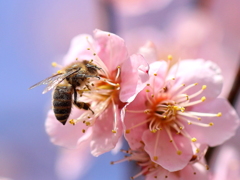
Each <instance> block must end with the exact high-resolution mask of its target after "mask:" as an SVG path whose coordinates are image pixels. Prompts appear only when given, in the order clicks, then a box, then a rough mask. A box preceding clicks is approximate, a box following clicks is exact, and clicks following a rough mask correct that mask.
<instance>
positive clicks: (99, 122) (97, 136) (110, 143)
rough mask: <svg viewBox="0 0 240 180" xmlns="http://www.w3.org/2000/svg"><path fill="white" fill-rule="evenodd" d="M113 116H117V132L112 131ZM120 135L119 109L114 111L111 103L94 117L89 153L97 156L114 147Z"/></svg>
mask: <svg viewBox="0 0 240 180" xmlns="http://www.w3.org/2000/svg"><path fill="white" fill-rule="evenodd" d="M114 116H116V118H117V128H118V130H117V133H113V132H112V130H113V126H114V125H113V123H114ZM121 136H122V122H121V119H120V110H119V109H118V110H117V111H116V112H115V111H114V109H113V107H112V105H111V104H110V105H109V107H108V108H107V109H106V110H105V111H104V112H103V113H102V114H101V115H100V117H99V118H97V119H96V122H95V124H94V126H93V127H92V141H91V153H92V155H94V156H99V155H101V154H103V153H105V152H108V151H110V150H112V149H113V148H115V146H116V144H117V142H118V141H119V139H120V137H121Z"/></svg>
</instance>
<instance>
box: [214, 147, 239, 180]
mask: <svg viewBox="0 0 240 180" xmlns="http://www.w3.org/2000/svg"><path fill="white" fill-rule="evenodd" d="M214 152H215V151H214ZM239 158H240V157H239V150H237V149H236V148H234V147H233V146H229V145H224V146H222V147H220V148H218V149H217V152H216V154H214V156H213V161H214V162H213V168H212V177H211V180H228V179H231V180H239V179H240V161H239ZM211 161H212V159H211Z"/></svg>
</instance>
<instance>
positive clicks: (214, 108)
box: [124, 57, 239, 172]
mask: <svg viewBox="0 0 240 180" xmlns="http://www.w3.org/2000/svg"><path fill="white" fill-rule="evenodd" d="M169 59H171V57H169ZM169 64H170V63H169V62H166V61H157V62H154V63H151V64H150V70H149V75H150V79H149V83H148V84H147V85H146V87H145V88H144V89H143V90H142V91H141V92H140V93H139V94H138V95H137V97H136V98H135V100H134V101H133V102H131V103H130V104H129V105H128V106H127V107H126V114H125V119H124V126H125V137H126V139H127V141H128V143H129V144H130V146H131V148H132V149H134V150H135V149H138V148H139V147H141V146H142V142H143V143H144V145H145V146H144V149H145V151H146V152H147V153H148V154H149V156H150V158H151V160H152V161H153V162H155V163H157V164H159V165H160V166H162V167H163V168H164V169H167V170H169V171H170V172H173V171H178V170H181V169H183V168H184V167H186V165H187V164H188V163H189V160H190V159H191V158H192V156H193V154H194V152H193V150H192V149H193V147H196V144H197V143H200V144H207V145H209V146H216V145H219V144H221V143H223V142H224V141H226V140H227V139H229V138H230V137H232V136H233V135H234V134H235V130H236V129H237V127H238V125H239V119H238V116H237V114H236V112H235V110H234V109H233V108H232V107H231V105H230V104H229V103H228V102H227V100H225V99H222V98H217V97H218V95H219V94H220V92H221V88H222V76H221V71H220V69H219V68H218V67H217V65H216V64H214V63H213V62H211V61H205V60H203V59H196V60H183V61H180V62H179V63H178V64H175V65H174V66H172V67H171V68H169Z"/></svg>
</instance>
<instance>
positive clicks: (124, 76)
mask: <svg viewBox="0 0 240 180" xmlns="http://www.w3.org/2000/svg"><path fill="white" fill-rule="evenodd" d="M148 69H149V66H148V64H147V62H146V61H145V59H144V58H143V57H142V56H141V55H132V56H131V57H130V59H128V60H126V61H125V62H124V63H123V65H122V67H121V80H122V82H121V89H120V95H119V96H120V97H119V98H120V100H121V101H122V102H131V101H132V100H133V99H134V98H135V97H136V95H137V93H138V92H139V91H141V90H142V89H143V88H144V87H145V86H146V82H147V81H148V79H149V75H148Z"/></svg>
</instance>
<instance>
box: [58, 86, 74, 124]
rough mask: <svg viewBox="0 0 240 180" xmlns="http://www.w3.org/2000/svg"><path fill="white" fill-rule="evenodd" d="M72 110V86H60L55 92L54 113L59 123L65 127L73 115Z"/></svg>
mask: <svg viewBox="0 0 240 180" xmlns="http://www.w3.org/2000/svg"><path fill="white" fill-rule="evenodd" d="M71 108H72V86H71V85H58V86H57V87H56V88H55V90H54V92H53V111H54V113H55V116H56V118H57V120H58V121H60V122H61V123H62V124H63V125H65V124H66V122H67V119H68V117H69V115H70V113H71Z"/></svg>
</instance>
